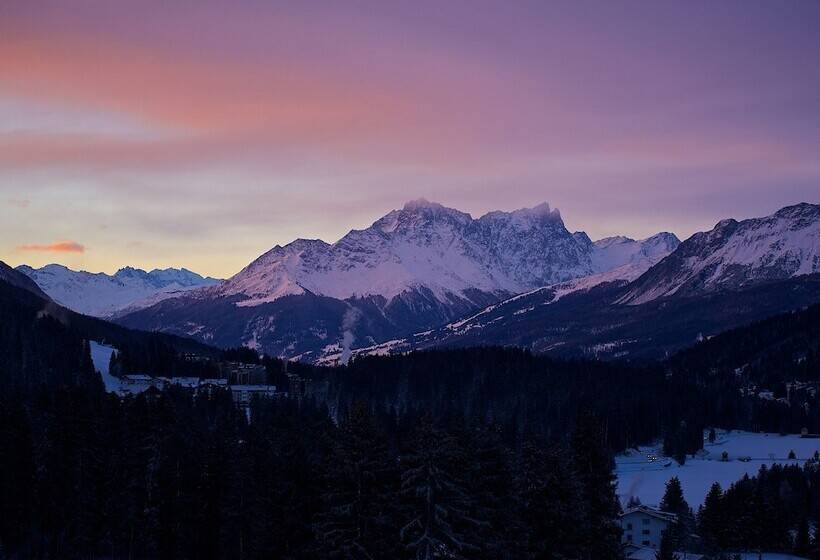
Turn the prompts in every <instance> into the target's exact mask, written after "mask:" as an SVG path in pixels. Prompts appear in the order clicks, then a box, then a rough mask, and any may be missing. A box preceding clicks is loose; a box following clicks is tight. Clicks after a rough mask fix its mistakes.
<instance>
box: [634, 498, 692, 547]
mask: <svg viewBox="0 0 820 560" xmlns="http://www.w3.org/2000/svg"><path fill="white" fill-rule="evenodd" d="M677 522H678V517H677V516H676V515H675V514H674V513H667V512H665V511H660V510H657V509H655V508H651V507H648V506H644V505H638V506H635V507H632V508H628V509H627V510H626V511H624V512H623V513H622V514H621V528H622V529H623V537H622V542H623V543H624V544H626V545H637V546H639V547H644V548H650V549H657V548H658V547H660V545H661V537H662V536H663V533H664V531H666V530H667V529H669V528H670V527H671V526H672V525H674V524H675V523H677Z"/></svg>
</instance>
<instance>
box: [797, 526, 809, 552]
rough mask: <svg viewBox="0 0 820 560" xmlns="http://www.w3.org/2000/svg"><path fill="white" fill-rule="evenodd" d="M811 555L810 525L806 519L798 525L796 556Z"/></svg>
mask: <svg viewBox="0 0 820 560" xmlns="http://www.w3.org/2000/svg"><path fill="white" fill-rule="evenodd" d="M808 553H809V523H808V521H807V520H806V518H805V517H802V518H801V519H800V523H799V524H798V525H797V535H795V538H794V554H795V555H796V556H806V555H807V554H808Z"/></svg>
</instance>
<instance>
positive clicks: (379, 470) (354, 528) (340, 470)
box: [316, 404, 398, 558]
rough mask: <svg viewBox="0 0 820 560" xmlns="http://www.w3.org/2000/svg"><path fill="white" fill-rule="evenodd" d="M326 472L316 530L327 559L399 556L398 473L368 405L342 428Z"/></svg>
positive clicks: (359, 407)
mask: <svg viewBox="0 0 820 560" xmlns="http://www.w3.org/2000/svg"><path fill="white" fill-rule="evenodd" d="M326 471H327V477H326V479H327V484H326V487H327V491H326V493H325V495H324V496H323V502H324V505H323V511H322V513H321V514H320V516H319V520H318V522H317V524H316V532H317V537H318V538H319V540H320V542H321V547H322V549H323V550H324V552H323V556H326V557H328V558H333V557H337V556H343V557H345V558H382V557H389V556H394V555H395V554H396V550H395V549H394V548H393V541H395V534H394V526H393V524H394V518H395V511H394V504H395V502H396V500H397V495H396V490H397V488H398V472H397V470H396V467H395V463H394V462H393V461H391V459H390V458H389V457H388V453H387V445H386V442H385V438H384V436H383V434H382V433H380V432H379V431H378V430H377V429H376V426H375V420H374V418H373V416H372V415H371V414H370V412H369V411H368V410H367V408H366V407H365V406H364V405H363V404H357V405H354V407H353V408H352V410H351V411H350V414H349V416H348V418H347V420H346V421H345V422H344V423H343V424H342V425H341V427H340V428H339V430H338V432H337V435H336V442H335V445H334V448H333V453H332V454H331V455H330V457H329V460H328V463H327V467H326Z"/></svg>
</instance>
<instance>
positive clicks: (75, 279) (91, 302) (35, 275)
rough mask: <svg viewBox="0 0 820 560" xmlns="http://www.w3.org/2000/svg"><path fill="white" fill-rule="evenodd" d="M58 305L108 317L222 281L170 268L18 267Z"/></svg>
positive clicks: (53, 265) (50, 265)
mask: <svg viewBox="0 0 820 560" xmlns="http://www.w3.org/2000/svg"><path fill="white" fill-rule="evenodd" d="M17 271H19V272H22V273H23V274H25V275H26V276H28V277H29V278H31V279H32V280H34V282H36V283H37V285H38V286H40V288H42V290H43V291H44V292H45V293H46V294H48V295H49V296H50V297H51V298H52V299H54V300H55V301H56V302H57V303H60V304H61V305H64V306H65V307H68V308H69V309H72V310H74V311H77V312H79V313H85V314H87V315H95V316H98V317H105V316H109V315H112V314H114V313H116V312H118V311H121V310H123V309H125V308H131V307H134V306H135V305H137V304H138V303H139V302H140V301H143V300H148V301H151V302H155V301H159V299H162V298H163V297H171V296H173V295H176V294H179V293H180V292H182V291H187V290H191V289H194V288H199V287H202V286H211V285H214V284H216V283H217V282H219V281H218V280H216V279H214V278H203V277H202V276H200V275H199V274H196V273H195V272H191V271H190V270H187V269H184V268H183V269H176V268H166V269H163V270H160V269H154V270H152V271H151V272H146V271H144V270H142V269H139V268H133V267H130V266H127V267H124V268H121V269H119V270H118V271H117V272H115V273H114V274H112V275H109V274H105V273H103V272H96V273H94V272H86V271H84V270H83V271H75V270H71V269H70V268H67V267H65V266H63V265H60V264H48V265H45V266H43V267H42V268H32V267H30V266H27V265H21V266H18V267H17Z"/></svg>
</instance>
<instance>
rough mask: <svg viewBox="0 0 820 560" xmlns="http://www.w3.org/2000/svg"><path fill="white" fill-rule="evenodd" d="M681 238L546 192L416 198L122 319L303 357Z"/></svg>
mask: <svg viewBox="0 0 820 560" xmlns="http://www.w3.org/2000/svg"><path fill="white" fill-rule="evenodd" d="M678 243H679V241H678V239H677V237H675V236H674V235H673V234H670V233H661V234H658V235H655V236H652V237H650V238H648V239H645V240H640V241H635V240H632V239H629V238H625V237H618V238H608V239H605V240H600V241H597V242H592V241H591V240H590V238H589V237H588V236H587V235H586V234H585V233H583V232H575V233H571V232H569V231H568V230H567V228H566V227H565V225H564V222H563V220H562V219H561V215H560V213H559V212H558V210H554V209H551V208H550V207H549V205H548V204H546V203H544V204H540V205H538V206H535V207H533V208H524V209H520V210H515V211H512V212H501V211H495V212H490V213H488V214H485V215H483V216H481V217H479V218H473V217H472V216H470V215H469V214H467V213H464V212H461V211H459V210H455V209H452V208H447V207H445V206H442V205H441V204H437V203H434V202H429V201H427V200H424V199H419V200H415V201H411V202H408V203H407V204H405V205H404V206H403V207H402V208H401V209H398V210H394V211H392V212H389V213H388V214H387V215H385V216H384V217H382V218H380V219H378V220H376V221H375V222H374V223H373V224H372V225H371V226H370V227H368V228H366V229H363V230H353V231H351V232H350V233H348V234H347V235H345V236H344V237H342V238H341V239H340V240H339V241H337V242H335V243H332V244H331V243H326V242H324V241H321V240H311V239H297V240H296V241H294V242H292V243H289V244H287V245H285V246H278V245H277V246H276V247H274V248H273V249H271V250H270V251H268V252H267V253H265V254H263V255H262V256H260V257H259V258H258V259H256V260H254V261H253V262H252V263H250V264H249V265H248V266H247V267H245V268H244V269H243V270H242V271H240V272H239V273H238V274H236V275H235V276H233V277H232V278H230V279H228V280H226V281H225V282H223V283H221V284H219V285H216V286H212V287H207V288H203V289H198V290H194V291H192V292H190V293H187V294H182V295H181V296H180V297H175V298H173V299H169V300H166V301H162V302H159V303H158V304H156V305H154V306H151V307H148V308H145V309H141V310H137V311H135V312H133V313H127V314H124V315H123V316H122V317H121V318H120V319H119V320H120V321H121V322H122V323H123V324H126V325H129V326H133V327H137V328H144V329H156V330H164V331H167V332H173V333H176V334H181V335H185V336H193V337H196V338H199V339H201V340H203V341H205V342H208V343H212V344H216V345H237V344H246V345H250V346H252V347H254V348H258V349H260V350H264V351H266V352H268V353H270V354H273V355H277V356H282V357H289V358H290V357H299V356H304V355H306V353H315V352H317V351H319V350H322V349H324V348H325V347H327V346H334V345H338V346H340V347H342V348H344V349H349V347H350V345H351V344H355V345H357V346H362V345H367V344H372V343H374V342H379V341H383V340H387V339H389V338H391V337H395V336H397V335H406V334H410V333H412V332H414V331H416V330H421V329H427V328H432V327H435V326H437V325H441V324H443V323H445V322H447V321H451V320H453V319H456V318H458V317H462V316H465V315H467V314H468V313H471V312H474V311H477V310H479V309H481V308H483V307H485V306H486V305H489V304H492V303H496V302H498V301H501V300H503V299H505V298H507V297H510V296H512V295H515V294H519V293H522V292H526V291H529V290H532V289H535V288H539V287H542V286H545V285H553V284H556V283H560V282H567V281H571V280H573V279H577V278H581V277H587V276H590V275H593V274H600V273H605V272H609V271H612V270H613V269H619V268H621V267H629V266H630V265H631V266H632V267H638V266H643V265H642V264H641V263H645V262H646V261H647V260H649V261H652V262H654V261H656V260H657V259H659V258H661V257H662V256H665V255H666V254H668V253H669V252H671V251H672V250H673V249H674V248H675V247H677V245H678ZM630 270H633V269H632V268H630ZM624 272H625V273H628V274H630V277H631V274H632V273H631V272H627V270H626V269H624Z"/></svg>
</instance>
